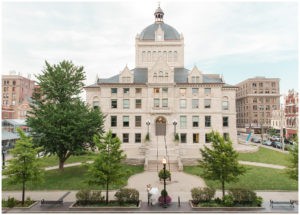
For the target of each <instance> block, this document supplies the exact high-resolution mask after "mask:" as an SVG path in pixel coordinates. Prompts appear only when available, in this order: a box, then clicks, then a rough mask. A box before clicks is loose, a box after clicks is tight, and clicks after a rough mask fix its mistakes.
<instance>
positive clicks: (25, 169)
mask: <svg viewBox="0 0 300 215" xmlns="http://www.w3.org/2000/svg"><path fill="white" fill-rule="evenodd" d="M17 131H18V133H19V136H20V139H19V140H18V141H17V142H16V144H15V147H14V148H13V149H12V150H10V152H11V154H12V156H13V158H12V159H10V160H8V163H9V165H8V166H7V168H6V169H5V170H3V175H7V176H8V177H7V180H8V182H9V183H11V184H19V183H21V184H22V205H24V201H25V189H26V183H27V182H29V181H32V182H34V183H37V182H41V181H42V179H43V175H44V172H43V170H42V168H41V167H40V164H39V160H38V158H37V157H36V155H37V153H38V150H39V149H38V148H34V145H33V144H32V139H31V138H30V137H27V136H26V135H25V133H24V132H23V131H22V130H21V129H20V128H17Z"/></svg>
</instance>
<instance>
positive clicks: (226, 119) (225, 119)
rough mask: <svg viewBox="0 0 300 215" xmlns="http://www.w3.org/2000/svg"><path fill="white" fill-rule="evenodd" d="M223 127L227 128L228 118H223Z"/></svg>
mask: <svg viewBox="0 0 300 215" xmlns="http://www.w3.org/2000/svg"><path fill="white" fill-rule="evenodd" d="M223 127H228V116H223Z"/></svg>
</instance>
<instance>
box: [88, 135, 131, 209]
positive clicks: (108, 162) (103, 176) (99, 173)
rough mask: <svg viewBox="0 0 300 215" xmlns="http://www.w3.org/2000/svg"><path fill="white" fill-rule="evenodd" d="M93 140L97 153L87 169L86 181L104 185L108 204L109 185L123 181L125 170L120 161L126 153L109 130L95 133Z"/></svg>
mask: <svg viewBox="0 0 300 215" xmlns="http://www.w3.org/2000/svg"><path fill="white" fill-rule="evenodd" d="M94 142H95V143H96V145H97V147H98V150H99V155H98V157H97V158H96V160H95V162H94V163H93V164H92V165H91V166H90V168H89V170H88V173H87V174H88V178H89V179H88V183H89V184H96V185H102V186H105V187H106V204H108V190H109V186H110V185H112V184H122V183H123V182H124V176H126V172H125V171H124V169H123V167H122V164H121V162H122V161H123V160H124V159H125V158H126V155H124V154H123V150H121V149H120V147H121V141H120V140H119V138H118V137H113V136H112V132H111V131H109V132H107V133H106V134H105V135H104V136H100V135H95V136H94Z"/></svg>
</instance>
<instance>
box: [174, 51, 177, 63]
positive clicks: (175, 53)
mask: <svg viewBox="0 0 300 215" xmlns="http://www.w3.org/2000/svg"><path fill="white" fill-rule="evenodd" d="M174 61H175V62H177V51H175V52H174Z"/></svg>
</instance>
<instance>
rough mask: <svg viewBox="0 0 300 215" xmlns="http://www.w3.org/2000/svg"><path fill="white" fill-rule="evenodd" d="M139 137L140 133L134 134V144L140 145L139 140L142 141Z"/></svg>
mask: <svg viewBox="0 0 300 215" xmlns="http://www.w3.org/2000/svg"><path fill="white" fill-rule="evenodd" d="M141 136H142V135H141V133H136V134H135V138H134V139H135V143H140V142H141V139H142V138H141Z"/></svg>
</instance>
